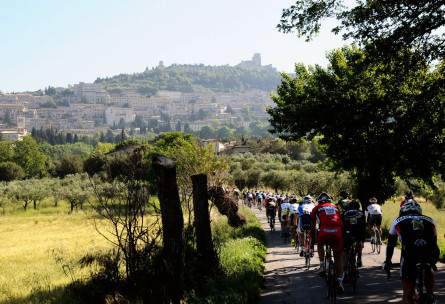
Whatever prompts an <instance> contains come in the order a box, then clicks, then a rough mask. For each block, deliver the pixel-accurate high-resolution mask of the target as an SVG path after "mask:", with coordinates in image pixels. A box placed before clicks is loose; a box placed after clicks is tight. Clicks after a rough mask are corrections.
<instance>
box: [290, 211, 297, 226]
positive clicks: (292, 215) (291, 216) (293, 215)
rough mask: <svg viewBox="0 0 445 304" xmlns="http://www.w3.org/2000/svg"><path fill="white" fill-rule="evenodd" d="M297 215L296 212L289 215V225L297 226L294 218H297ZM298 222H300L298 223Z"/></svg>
mask: <svg viewBox="0 0 445 304" xmlns="http://www.w3.org/2000/svg"><path fill="white" fill-rule="evenodd" d="M296 216H297V215H296V214H294V213H291V214H290V215H289V226H290V227H291V228H296V226H295V225H294V220H295V217H296ZM297 224H298V223H297Z"/></svg>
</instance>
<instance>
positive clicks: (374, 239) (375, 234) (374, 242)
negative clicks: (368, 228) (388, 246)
mask: <svg viewBox="0 0 445 304" xmlns="http://www.w3.org/2000/svg"><path fill="white" fill-rule="evenodd" d="M381 246H382V239H381V238H380V234H379V231H378V230H377V226H376V225H375V224H374V225H373V226H372V235H371V252H375V251H376V250H377V254H380V250H381Z"/></svg>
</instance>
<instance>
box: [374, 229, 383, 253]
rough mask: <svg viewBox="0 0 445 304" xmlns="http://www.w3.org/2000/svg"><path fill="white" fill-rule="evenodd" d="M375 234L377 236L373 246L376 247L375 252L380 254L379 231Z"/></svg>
mask: <svg viewBox="0 0 445 304" xmlns="http://www.w3.org/2000/svg"><path fill="white" fill-rule="evenodd" d="M376 236H377V238H376V240H377V241H376V244H375V248H376V250H377V254H380V249H381V247H382V245H380V244H381V241H382V240H381V239H380V235H379V233H378V232H377V233H376Z"/></svg>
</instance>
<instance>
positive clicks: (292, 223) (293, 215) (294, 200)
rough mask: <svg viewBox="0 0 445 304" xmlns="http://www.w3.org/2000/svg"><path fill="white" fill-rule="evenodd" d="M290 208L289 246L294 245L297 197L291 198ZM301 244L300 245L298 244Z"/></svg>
mask: <svg viewBox="0 0 445 304" xmlns="http://www.w3.org/2000/svg"><path fill="white" fill-rule="evenodd" d="M289 203H290V208H289V227H290V235H291V238H292V239H291V242H290V245H291V246H294V245H295V236H296V228H297V223H298V221H297V220H298V207H299V205H298V200H297V197H295V198H291V199H290V201H289ZM300 244H301V243H300Z"/></svg>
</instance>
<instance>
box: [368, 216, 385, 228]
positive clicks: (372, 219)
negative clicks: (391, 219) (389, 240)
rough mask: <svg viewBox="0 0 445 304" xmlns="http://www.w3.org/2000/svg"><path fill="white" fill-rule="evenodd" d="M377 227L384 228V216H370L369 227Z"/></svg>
mask: <svg viewBox="0 0 445 304" xmlns="http://www.w3.org/2000/svg"><path fill="white" fill-rule="evenodd" d="M374 223H375V225H376V226H377V227H379V226H382V215H381V214H370V215H369V218H368V225H369V226H373V225H374Z"/></svg>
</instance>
